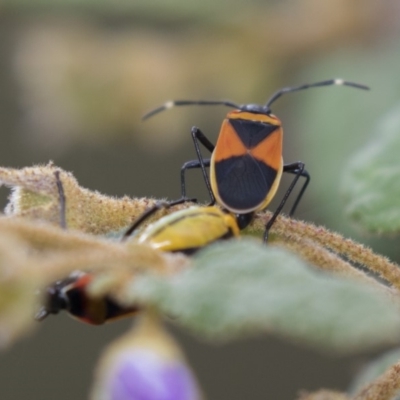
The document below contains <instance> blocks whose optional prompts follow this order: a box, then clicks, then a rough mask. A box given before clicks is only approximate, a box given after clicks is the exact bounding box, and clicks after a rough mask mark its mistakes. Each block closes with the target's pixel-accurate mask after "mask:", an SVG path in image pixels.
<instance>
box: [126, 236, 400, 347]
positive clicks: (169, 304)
mask: <svg viewBox="0 0 400 400" xmlns="http://www.w3.org/2000/svg"><path fill="white" fill-rule="evenodd" d="M194 264H195V265H194V267H193V268H191V269H189V270H187V271H185V272H183V273H181V274H179V275H175V276H173V277H170V278H168V279H165V278H159V277H143V278H137V279H136V280H135V281H134V282H133V284H132V285H128V292H129V293H128V296H127V297H129V299H130V301H134V299H140V300H142V301H145V302H146V303H150V304H154V305H156V306H157V307H158V308H160V309H161V310H162V311H164V312H165V313H167V314H168V315H172V316H174V317H176V320H177V322H178V323H180V324H182V325H184V326H187V327H189V328H190V329H192V330H193V331H195V332H196V333H198V334H201V335H202V336H206V337H208V338H210V339H219V340H227V339H232V338H235V337H242V336H245V335H247V334H254V333H258V332H266V331H268V332H273V333H275V334H278V335H281V336H284V337H287V338H290V339H292V340H294V341H297V342H302V343H305V344H307V345H311V346H314V347H318V348H322V349H325V350H330V351H340V352H346V351H353V350H361V349H365V348H369V347H371V346H376V345H380V344H382V343H385V342H388V341H389V342H393V341H395V340H397V338H398V337H399V333H400V315H399V313H398V310H397V308H396V307H395V305H394V304H392V303H391V301H389V300H388V299H387V298H383V297H382V296H381V295H380V294H379V293H377V292H376V291H375V290H374V289H371V288H370V287H366V286H364V285H363V284H361V283H360V284H359V285H357V283H354V281H348V280H345V279H340V278H338V277H337V276H333V275H329V274H326V273H323V272H321V271H317V270H315V269H313V268H312V267H309V266H308V265H306V264H304V262H302V261H301V260H299V259H298V258H297V257H296V256H295V255H293V254H291V253H288V252H287V251H284V250H283V249H279V248H274V247H272V246H270V247H265V246H262V245H260V244H259V243H257V242H255V241H252V240H244V239H242V240H241V241H239V242H237V241H235V242H233V243H219V244H217V245H214V246H211V247H210V248H208V249H205V250H204V251H202V252H201V253H200V254H199V255H198V256H197V257H196V259H195V262H194Z"/></svg>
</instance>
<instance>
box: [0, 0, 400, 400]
mask: <svg viewBox="0 0 400 400" xmlns="http://www.w3.org/2000/svg"><path fill="white" fill-rule="evenodd" d="M399 16H400V6H399V4H398V2H396V1H386V2H379V1H374V0H354V1H351V2H349V1H346V0H337V1H335V2H321V1H319V0H302V1H300V0H299V1H296V0H292V1H289V0H282V1H276V0H275V1H274V0H269V1H265V0H264V1H258V0H252V1H249V0H247V1H244V0H237V1H235V2H228V1H220V2H215V1H210V0H203V1H201V2H200V1H196V2H195V1H182V0H170V1H161V0H153V1H148V0H137V1H128V0H119V1H117V0H115V1H112V0H97V1H89V0H58V1H55V0H52V1H50V0H29V1H26V0H9V1H7V0H3V1H2V2H1V3H0V160H1V165H3V166H10V167H22V166H30V165H32V164H35V163H47V162H48V161H49V160H53V161H54V162H55V164H56V165H59V166H60V167H62V168H64V169H66V170H70V171H72V172H73V173H74V174H75V176H76V178H77V179H78V181H79V182H80V183H81V185H83V186H85V187H88V188H90V189H96V190H99V191H101V192H103V193H106V194H109V195H114V196H122V195H124V194H127V195H130V196H152V197H156V198H162V197H167V198H177V197H179V169H180V166H181V164H182V163H183V162H184V161H186V160H188V159H192V158H194V156H195V153H194V151H193V145H192V140H191V137H190V128H191V126H192V125H197V126H198V127H200V128H201V129H202V131H203V132H205V133H206V134H207V135H208V137H209V138H210V139H211V140H213V141H214V140H215V139H216V137H217V134H218V130H219V126H220V124H221V121H222V119H223V117H224V115H225V113H226V112H227V111H228V110H227V109H225V108H223V107H212V108H210V107H203V108H201V107H187V108H183V107H182V108H176V109H173V110H170V111H168V112H165V113H163V114H160V115H158V116H156V117H154V118H153V119H150V120H148V121H146V122H141V120H140V118H141V115H143V114H144V113H145V112H146V111H148V110H150V109H151V108H153V107H155V106H157V105H159V104H161V103H163V102H164V101H166V100H169V99H231V100H233V101H236V102H238V103H263V102H265V101H266V100H267V98H268V97H269V96H270V95H271V94H272V92H274V91H275V90H276V89H278V88H280V87H283V86H290V85H297V84H301V83H306V82H314V81H318V80H324V79H328V78H334V77H341V78H344V79H347V80H353V81H356V82H360V83H364V84H367V85H369V86H371V88H372V91H371V92H363V91H357V90H353V89H350V88H346V87H330V88H320V89H313V90H310V91H306V92H302V93H296V94H291V95H288V96H286V97H284V98H282V100H279V101H278V102H277V103H275V104H274V106H273V111H274V113H275V114H276V115H278V116H279V118H280V119H281V120H282V122H283V127H284V129H285V138H284V145H285V148H284V159H285V161H286V162H294V161H298V160H301V161H304V162H305V163H306V168H307V170H308V171H309V172H310V174H311V177H312V180H311V185H310V188H309V190H307V192H306V195H305V198H304V201H303V202H302V204H301V205H300V207H299V210H298V213H297V217H298V218H301V219H304V220H307V221H313V222H315V223H318V224H324V225H326V226H327V227H329V228H331V229H333V230H337V231H340V232H342V233H344V234H346V235H347V236H350V237H353V238H356V239H358V240H361V241H363V242H364V243H368V244H369V245H370V246H372V247H373V248H374V249H375V250H377V251H379V252H382V253H384V254H386V255H388V256H390V257H392V258H393V259H395V260H397V261H399V259H400V254H399V246H398V245H397V243H398V240H397V239H396V238H372V237H369V236H367V235H365V234H363V232H361V231H360V229H359V228H358V227H356V226H354V225H353V224H352V223H351V221H349V220H348V219H347V218H346V216H345V213H344V209H345V204H344V202H343V200H342V197H341V189H340V187H341V177H343V176H344V174H346V164H347V162H348V160H349V159H350V158H351V156H352V153H354V152H356V151H357V150H358V149H359V148H360V147H361V146H362V145H363V144H364V143H366V142H367V141H368V139H369V138H370V137H372V136H376V135H379V126H380V118H384V116H385V114H386V113H388V112H389V111H390V109H392V108H393V107H395V105H396V104H397V103H398V101H399V99H400V79H399V78H398V72H399V70H400V68H399V67H400V53H399V51H400V44H399V41H398V37H399V33H400V18H399ZM285 182H286V183H287V181H284V183H283V185H282V187H284V186H285ZM283 190H284V189H282V191H283ZM7 194H8V191H7V190H6V189H4V188H1V189H0V196H1V198H0V201H1V205H2V206H4V204H5V202H6V196H7ZM189 194H190V195H191V196H197V197H199V198H201V199H203V200H206V199H207V196H206V192H205V190H204V185H203V183H202V180H201V177H200V174H199V173H196V172H195V171H193V172H191V173H190V185H189ZM277 197H278V198H279V195H278V196H277ZM271 208H272V209H273V205H272V206H271ZM129 324H130V321H125V322H120V323H115V324H112V325H108V326H104V327H100V328H94V327H88V326H84V325H82V324H78V323H76V322H75V321H73V320H71V319H69V318H68V317H66V316H59V317H57V318H49V320H48V321H46V322H45V323H43V324H41V326H40V329H39V331H38V332H36V334H35V335H33V336H31V337H29V338H27V339H26V340H23V341H21V342H20V343H18V344H16V345H15V346H14V347H13V348H11V349H9V350H8V351H6V352H5V353H2V354H0V377H1V378H0V398H1V399H6V400H16V399H18V400H21V399H27V398H29V399H38V400H53V399H54V398H57V399H58V400H64V399H65V400H67V399H71V398H77V399H84V398H86V396H87V392H88V390H89V387H90V384H91V376H92V371H93V367H94V365H95V363H96V359H97V358H98V356H99V354H100V353H101V350H102V348H103V347H104V345H105V344H106V343H108V342H110V341H111V340H112V338H113V337H117V336H118V335H119V334H121V333H122V332H124V330H126V328H127V326H128V325H129ZM176 334H177V336H178V338H179V339H181V342H182V344H183V346H184V348H185V350H186V352H187V355H188V358H189V359H190V362H191V364H192V366H193V368H194V370H195V372H196V373H197V375H198V377H199V380H200V382H201V384H202V386H203V388H204V391H205V393H206V394H207V396H208V398H209V399H222V398H224V399H231V400H236V399H243V398H248V399H265V398H270V399H280V400H285V399H293V398H294V397H295V394H296V393H297V392H298V390H300V389H306V390H313V389H317V388H320V387H330V388H335V389H345V388H346V386H347V385H348V383H349V382H350V379H351V376H352V374H353V373H354V372H355V371H356V370H357V367H359V366H360V365H361V364H362V362H363V361H365V360H366V359H367V358H368V357H369V355H361V356H357V357H351V358H350V357H349V358H345V359H343V358H341V359H336V358H332V357H328V356H324V355H319V354H316V353H314V352H311V351H308V350H306V349H302V348H300V347H296V346H294V345H291V344H287V343H284V342H282V341H279V340H276V339H274V338H270V337H267V336H266V337H262V338H261V337H259V338H256V339H254V340H248V341H242V342H240V343H232V344H229V345H225V346H215V345H210V344H206V343H202V342H199V341H197V340H195V339H194V338H192V337H190V336H189V335H187V334H186V333H184V332H181V331H179V332H176Z"/></svg>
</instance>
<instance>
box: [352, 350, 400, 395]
mask: <svg viewBox="0 0 400 400" xmlns="http://www.w3.org/2000/svg"><path fill="white" fill-rule="evenodd" d="M399 361H400V348H396V349H393V350H390V351H388V352H387V353H385V354H383V355H381V356H380V357H379V358H378V359H376V360H374V361H373V362H371V363H370V364H368V365H366V366H365V367H364V368H363V369H362V370H361V371H360V373H359V374H358V375H357V376H356V377H355V379H354V381H353V382H352V384H351V386H350V393H353V394H355V393H357V392H358V391H359V390H360V389H361V388H362V387H363V386H365V385H367V384H368V383H370V382H373V381H374V380H375V379H377V378H378V377H379V376H380V375H382V374H383V373H384V372H385V371H386V370H387V369H388V368H389V367H390V366H392V365H393V364H395V363H397V362H399ZM393 400H400V395H399V396H396V397H395V398H394V399H393Z"/></svg>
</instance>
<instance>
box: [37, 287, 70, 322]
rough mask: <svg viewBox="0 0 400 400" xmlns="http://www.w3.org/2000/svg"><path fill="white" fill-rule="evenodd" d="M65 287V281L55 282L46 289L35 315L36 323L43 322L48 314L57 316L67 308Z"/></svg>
mask: <svg viewBox="0 0 400 400" xmlns="http://www.w3.org/2000/svg"><path fill="white" fill-rule="evenodd" d="M68 284H69V282H68ZM65 286H66V283H65V281H57V282H55V283H53V284H52V285H50V286H48V287H47V288H46V290H45V293H44V295H43V305H42V307H41V308H40V310H39V311H38V312H37V314H36V315H35V319H36V320H37V321H43V320H44V319H45V318H46V317H47V316H49V315H50V314H58V313H59V312H60V311H61V310H65V309H66V308H67V307H68V299H67V297H66V294H65Z"/></svg>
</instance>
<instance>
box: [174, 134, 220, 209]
mask: <svg viewBox="0 0 400 400" xmlns="http://www.w3.org/2000/svg"><path fill="white" fill-rule="evenodd" d="M191 134H192V139H193V143H194V148H195V150H196V155H197V159H198V162H196V161H195V160H193V161H188V162H187V163H185V164H184V165H183V166H182V168H181V190H182V198H186V181H185V171H186V170H187V169H192V168H201V171H202V173H203V179H204V182H205V184H206V187H207V190H208V194H209V196H210V204H214V203H215V198H214V194H213V192H212V190H211V184H210V179H209V177H208V174H207V171H206V168H207V167H209V166H210V159H204V158H203V156H202V154H201V151H200V145H199V143H201V144H202V145H203V146H204V147H205V148H206V149H207V150H208V151H209V152H210V153H212V152H213V151H214V148H215V146H214V145H213V144H212V143H211V142H210V140H208V138H207V137H206V136H205V135H204V133H203V132H202V131H201V130H200V129H199V128H197V127H196V126H194V127H193V128H192V130H191Z"/></svg>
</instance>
